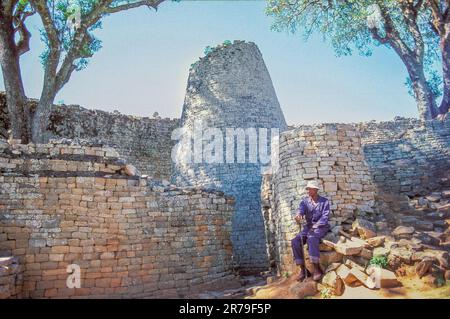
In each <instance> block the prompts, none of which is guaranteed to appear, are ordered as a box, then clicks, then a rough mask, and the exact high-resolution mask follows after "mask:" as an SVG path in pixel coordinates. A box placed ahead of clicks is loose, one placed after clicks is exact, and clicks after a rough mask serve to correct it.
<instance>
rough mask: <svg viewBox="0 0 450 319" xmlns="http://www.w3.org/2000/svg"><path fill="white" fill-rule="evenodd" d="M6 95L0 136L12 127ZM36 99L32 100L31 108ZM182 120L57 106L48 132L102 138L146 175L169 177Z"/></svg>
mask: <svg viewBox="0 0 450 319" xmlns="http://www.w3.org/2000/svg"><path fill="white" fill-rule="evenodd" d="M5 102H6V100H5V94H4V93H0V138H1V137H6V128H8V127H9V123H8V121H7V117H6V113H7V108H6V103H5ZM36 105H37V101H36V100H30V107H31V109H32V110H34V108H35V107H36ZM178 125H179V119H169V118H159V117H154V118H148V117H136V116H128V115H123V114H120V113H118V112H113V113H110V112H105V111H101V110H88V109H85V108H82V107H80V106H77V105H54V106H53V110H52V113H51V116H50V125H49V128H48V129H49V132H50V133H51V134H52V135H53V136H54V137H55V138H59V137H64V138H70V139H74V138H81V139H89V140H93V141H102V142H104V143H106V144H108V145H109V146H111V147H114V148H115V149H116V150H117V151H118V152H119V154H120V156H121V157H122V158H124V159H126V160H127V162H129V163H132V164H133V165H134V166H136V168H137V169H138V170H139V171H140V172H141V173H142V174H145V175H148V176H151V177H154V178H158V179H167V180H169V179H170V176H171V174H172V171H171V158H170V155H171V149H172V146H173V144H174V141H172V140H171V134H172V131H173V130H174V129H175V128H176V127H178Z"/></svg>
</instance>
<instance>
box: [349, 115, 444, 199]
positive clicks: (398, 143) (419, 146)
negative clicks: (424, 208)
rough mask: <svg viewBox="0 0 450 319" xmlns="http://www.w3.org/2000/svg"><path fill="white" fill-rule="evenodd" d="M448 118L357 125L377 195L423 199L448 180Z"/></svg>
mask: <svg viewBox="0 0 450 319" xmlns="http://www.w3.org/2000/svg"><path fill="white" fill-rule="evenodd" d="M449 114H450V113H449ZM449 114H447V115H446V117H444V119H443V120H433V121H427V122H423V121H420V120H417V119H403V118H397V119H395V120H394V121H389V122H368V123H360V124H358V127H359V130H360V131H361V143H362V145H363V148H364V154H365V157H366V160H367V163H368V165H369V167H370V170H371V173H372V176H373V181H374V183H375V185H376V187H377V189H378V190H379V192H380V193H387V194H403V195H408V196H416V195H425V194H429V193H431V192H432V191H435V190H439V188H440V187H441V186H442V184H443V183H446V182H447V181H448V180H449V179H450V115H449Z"/></svg>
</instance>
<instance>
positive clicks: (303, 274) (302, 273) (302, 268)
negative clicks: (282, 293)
mask: <svg viewBox="0 0 450 319" xmlns="http://www.w3.org/2000/svg"><path fill="white" fill-rule="evenodd" d="M305 278H306V267H305V265H300V273H299V275H298V277H297V281H300V282H302V281H303V280H305Z"/></svg>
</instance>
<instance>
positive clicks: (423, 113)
mask: <svg viewBox="0 0 450 319" xmlns="http://www.w3.org/2000/svg"><path fill="white" fill-rule="evenodd" d="M405 64H406V67H407V69H408V74H409V78H410V79H411V81H412V87H413V91H414V95H415V99H416V103H417V109H418V111H419V116H420V118H421V119H422V120H431V119H434V118H435V117H436V116H437V115H438V114H439V112H438V109H437V105H436V101H435V96H434V94H433V92H432V90H431V88H430V86H429V85H428V83H427V80H426V77H425V73H424V71H423V66H422V65H421V64H420V63H417V62H415V61H412V60H409V61H407V63H405Z"/></svg>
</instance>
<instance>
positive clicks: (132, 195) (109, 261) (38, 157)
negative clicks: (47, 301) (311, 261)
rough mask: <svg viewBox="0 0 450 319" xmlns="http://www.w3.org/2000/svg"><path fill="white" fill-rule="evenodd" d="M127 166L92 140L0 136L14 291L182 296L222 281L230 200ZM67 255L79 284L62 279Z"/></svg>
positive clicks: (227, 265) (0, 222) (228, 273)
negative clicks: (24, 141)
mask: <svg viewBox="0 0 450 319" xmlns="http://www.w3.org/2000/svg"><path fill="white" fill-rule="evenodd" d="M66 142H67V141H66ZM131 171H132V168H131V167H130V166H127V164H125V163H124V162H123V161H122V160H120V159H119V158H117V152H116V151H115V150H113V149H111V148H109V147H105V146H101V145H94V146H92V145H90V144H88V145H78V144H70V143H69V144H67V145H66V144H61V143H60V142H56V143H53V144H45V145H39V144H38V145H34V144H29V145H21V144H13V145H10V144H8V143H6V142H5V141H2V142H1V143H0V172H1V174H0V236H1V241H0V253H1V255H3V256H15V257H16V258H17V260H18V262H19V264H20V265H21V266H22V267H23V288H22V289H21V292H20V295H19V296H20V297H22V298H28V297H31V298H54V297H57V298H77V297H83V298H85V297H113V298H122V297H155V298H159V297H183V296H185V295H186V294H188V293H190V292H193V291H196V290H202V289H207V288H208V287H211V286H214V285H217V284H219V283H227V282H230V279H232V278H233V277H234V275H233V273H232V267H233V266H232V245H231V238H230V232H231V218H232V214H233V206H234V199H233V198H232V197H229V196H226V195H224V194H223V193H222V192H218V191H214V190H203V189H200V188H194V187H191V188H177V187H175V186H174V185H167V184H166V185H164V184H162V183H160V182H156V181H154V180H151V179H148V178H141V177H139V176H129V174H130V172H131ZM72 264H76V265H78V266H79V267H80V269H81V288H75V289H70V288H68V287H67V284H66V280H67V278H68V275H69V274H68V273H67V269H66V268H67V267H68V266H69V265H72ZM4 280H7V279H4V277H3V276H0V282H1V283H2V285H3V281H4ZM2 285H0V287H2ZM2 289H3V288H2Z"/></svg>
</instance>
